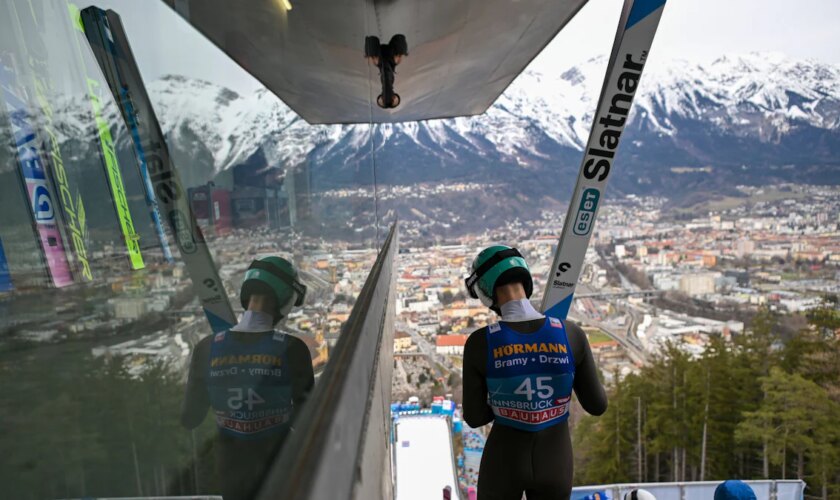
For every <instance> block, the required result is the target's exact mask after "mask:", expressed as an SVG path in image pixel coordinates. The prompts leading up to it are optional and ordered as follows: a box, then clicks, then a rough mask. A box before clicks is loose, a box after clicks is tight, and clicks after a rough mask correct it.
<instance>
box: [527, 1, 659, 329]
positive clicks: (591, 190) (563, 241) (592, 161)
mask: <svg viewBox="0 0 840 500" xmlns="http://www.w3.org/2000/svg"><path fill="white" fill-rule="evenodd" d="M664 8H665V0H625V1H624V9H623V11H622V13H621V21H619V25H618V32H617V33H616V36H615V42H614V43H613V49H612V54H611V55H610V61H609V64H608V65H607V74H606V76H605V78H604V86H603V87H602V88H601V97H600V98H599V99H598V107H597V108H596V114H595V117H594V120H593V122H592V130H591V131H590V133H589V140H588V141H587V143H586V149H584V155H583V164H582V165H581V167H580V173H579V174H578V178H577V183H576V184H575V190H574V192H573V193H572V199H571V204H570V205H569V211H568V212H567V213H566V222H565V223H564V224H563V234H562V235H561V236H560V244H559V245H558V246H557V252H556V253H555V254H554V261H553V263H552V266H551V268H550V269H549V270H548V273H549V274H548V277H547V278H548V279H547V282H546V290H545V295H544V296H543V301H542V307H541V309H542V310H543V311H545V313H546V314H548V315H550V316H553V317H557V318H566V316H567V315H568V313H569V307H570V306H571V304H572V297H574V293H575V288H576V287H577V281H578V278H579V277H580V273H581V270H582V269H583V259H584V257H585V256H586V249H587V248H588V247H589V240H590V238H591V237H592V230H593V227H594V225H595V217H596V216H597V214H598V208H599V207H600V204H601V202H602V199H603V195H604V190H605V189H606V187H607V178H608V177H609V175H610V171H611V170H612V167H613V161H614V158H615V153H616V150H617V149H618V144H619V140H620V139H621V134H622V132H623V131H624V126H625V124H626V122H627V118H628V116H629V114H630V107H631V105H632V104H633V97H634V95H635V94H636V90H637V89H638V87H639V79H640V78H641V76H642V70H643V69H644V66H645V62H646V61H647V56H648V51H649V50H650V47H651V44H652V43H653V37H654V35H655V34H656V28H657V27H658V26H659V18H660V17H661V16H662V11H663V10H664Z"/></svg>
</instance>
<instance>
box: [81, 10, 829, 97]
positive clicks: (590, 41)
mask: <svg viewBox="0 0 840 500" xmlns="http://www.w3.org/2000/svg"><path fill="white" fill-rule="evenodd" d="M304 1H305V0H304ZM430 1H435V0H430ZM436 1H444V0H436ZM446 1H448V0H446ZM84 3H85V2H79V4H84ZM96 3H97V5H99V6H100V7H102V8H106V9H107V8H110V9H114V10H115V11H117V12H118V13H120V15H121V17H122V20H123V24H124V25H125V27H126V31H127V32H128V36H129V39H130V40H131V41H132V49H133V50H134V54H135V56H136V58H137V61H138V64H139V66H140V69H141V71H142V72H143V77H144V79H146V80H147V81H152V80H156V79H158V78H160V77H161V76H163V75H166V74H183V75H186V76H189V77H193V78H202V79H205V80H209V81H212V82H214V83H217V84H220V85H224V86H226V87H228V88H231V89H233V90H235V91H237V92H239V93H248V92H249V91H253V90H255V89H257V88H260V87H261V84H260V83H259V82H257V81H256V80H255V79H254V78H252V77H251V76H250V75H248V74H247V73H246V72H245V71H243V70H242V69H241V68H239V66H237V65H236V64H235V63H233V62H232V61H230V59H228V58H227V56H225V55H224V54H223V53H222V52H221V51H220V50H219V49H217V48H216V47H215V46H213V45H212V44H211V43H210V42H208V41H207V40H206V39H205V38H204V37H203V36H202V35H201V34H199V33H198V32H197V31H195V30H194V29H193V28H192V27H191V26H190V25H189V24H187V23H186V22H185V21H184V20H182V19H181V18H180V17H179V16H178V15H177V14H175V13H174V12H173V11H171V10H170V9H169V8H168V7H167V6H166V5H164V4H163V2H160V1H158V0H96ZM622 4H623V0H590V1H589V3H587V5H585V6H584V7H583V9H581V11H580V12H579V13H578V15H577V16H576V17H575V18H574V19H572V21H570V22H569V24H568V25H567V26H566V27H565V28H564V29H563V30H562V31H561V32H560V33H559V34H558V35H557V37H556V38H555V39H554V40H553V41H552V42H551V43H550V44H549V46H548V47H546V49H545V50H544V51H543V53H542V54H540V56H538V57H537V58H536V59H535V60H534V61H533V62H532V64H531V66H530V67H531V68H533V69H537V70H540V71H543V72H546V73H551V74H554V73H557V72H562V71H565V70H566V69H568V68H570V67H571V66H573V65H574V64H575V63H577V62H580V61H585V60H587V59H590V58H592V57H595V56H598V55H606V54H609V52H610V48H611V45H612V42H613V38H614V37H615V30H616V27H617V25H618V17H619V15H620V13H621V7H622ZM292 12H294V11H292ZM838 20H840V0H796V1H795V2H793V1H791V0H670V1H669V2H668V3H667V4H666V6H665V12H664V14H663V15H662V20H661V21H660V24H659V30H658V32H657V34H656V39H655V40H654V44H653V47H652V48H651V51H650V57H649V59H648V65H649V67H650V65H653V64H656V63H657V61H664V60H668V59H674V58H679V59H685V60H688V61H691V62H700V63H702V62H710V61H712V60H714V59H716V58H717V57H720V56H721V55H723V54H738V53H746V52H755V51H761V52H782V53H785V54H787V55H790V56H792V57H795V58H813V59H817V60H819V61H822V62H827V63H833V64H840V28H838Z"/></svg>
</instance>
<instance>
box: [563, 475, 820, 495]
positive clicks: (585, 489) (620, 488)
mask: <svg viewBox="0 0 840 500" xmlns="http://www.w3.org/2000/svg"><path fill="white" fill-rule="evenodd" d="M722 482H723V481H693V482H677V483H622V484H603V485H599V486H580V487H577V488H574V489H573V490H572V496H571V500H580V499H582V498H585V497H586V496H587V495H591V494H593V493H598V492H600V493H601V494H602V495H603V494H606V496H605V498H604V500H620V499H622V498H624V495H625V493H628V492H630V491H632V490H634V489H636V488H644V489H645V490H647V491H649V492H651V493H652V494H653V495H654V496H655V497H656V500H708V499H710V498H714V496H715V488H717V487H718V485H719V484H720V483H722ZM744 482H745V483H747V484H748V485H750V487H751V488H752V489H753V491H755V496H756V498H757V499H758V500H802V499H803V498H804V492H805V481H799V480H784V479H781V480H773V479H768V480H756V481H744Z"/></svg>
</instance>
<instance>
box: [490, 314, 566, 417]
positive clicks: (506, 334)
mask: <svg viewBox="0 0 840 500" xmlns="http://www.w3.org/2000/svg"><path fill="white" fill-rule="evenodd" d="M487 349H488V352H487V390H488V402H489V404H490V406H491V407H492V408H493V413H494V414H495V415H496V419H495V420H496V422H497V423H499V424H503V425H509V426H511V427H515V428H517V429H521V430H525V431H540V430H543V429H545V428H548V427H551V426H553V425H556V424H558V423H560V422H563V421H565V420H566V419H568V418H569V403H570V401H571V397H572V383H573V382H574V377H575V362H574V358H573V356H572V349H571V347H570V346H569V340H568V338H567V336H566V328H565V326H564V324H563V322H562V321H560V320H559V319H557V318H549V317H547V318H546V319H545V325H543V327H542V328H541V329H540V330H538V331H537V332H534V333H519V332H517V331H515V330H513V329H512V328H510V327H508V326H505V325H504V324H502V323H496V324H493V325H490V326H489V327H488V332H487Z"/></svg>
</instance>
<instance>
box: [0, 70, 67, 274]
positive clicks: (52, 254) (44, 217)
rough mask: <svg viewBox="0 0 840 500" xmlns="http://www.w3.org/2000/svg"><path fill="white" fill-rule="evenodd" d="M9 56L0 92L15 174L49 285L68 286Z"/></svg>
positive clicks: (34, 142) (64, 261) (41, 172)
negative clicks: (49, 281) (18, 179)
mask: <svg viewBox="0 0 840 500" xmlns="http://www.w3.org/2000/svg"><path fill="white" fill-rule="evenodd" d="M9 59H10V58H9V57H8V56H6V57H4V58H3V59H0V88H1V89H2V90H0V93H2V94H3V108H4V110H5V111H6V113H7V115H8V117H9V124H10V125H11V132H12V145H13V146H14V150H15V155H16V156H17V161H18V168H19V173H20V176H21V179H22V181H23V184H24V190H25V192H26V197H27V200H28V201H29V206H30V213H31V215H32V220H33V222H34V224H35V231H36V233H37V235H38V241H39V243H40V246H41V251H42V252H43V254H44V260H45V261H46V264H47V271H48V273H49V276H50V279H51V281H52V284H53V285H55V286H56V287H64V286H68V285H71V284H73V275H72V274H71V272H70V262H69V261H68V260H67V254H66V253H65V249H64V240H63V239H62V237H61V231H60V230H59V228H58V224H57V219H56V213H55V210H56V205H55V203H54V202H53V199H54V197H53V193H52V192H51V190H50V188H49V183H48V181H47V172H46V169H45V168H44V162H43V160H42V158H41V154H40V152H39V145H40V144H41V143H42V141H40V140H38V136H37V134H36V133H35V129H34V128H33V127H32V125H31V122H30V115H29V110H28V106H27V104H26V99H25V96H24V94H23V92H22V90H21V89H20V88H19V87H18V85H17V77H16V74H15V73H14V70H13V69H12V67H11V61H10V60H9Z"/></svg>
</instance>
